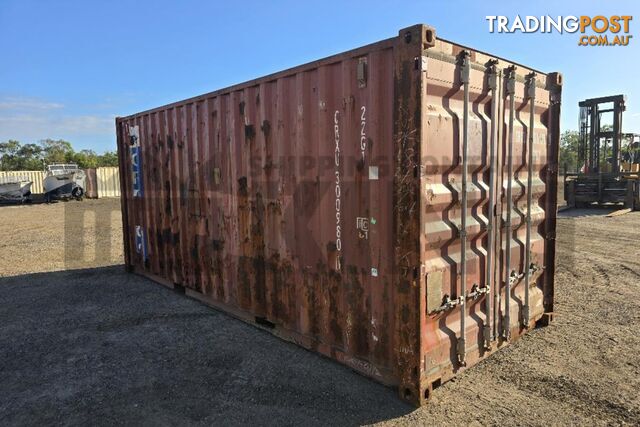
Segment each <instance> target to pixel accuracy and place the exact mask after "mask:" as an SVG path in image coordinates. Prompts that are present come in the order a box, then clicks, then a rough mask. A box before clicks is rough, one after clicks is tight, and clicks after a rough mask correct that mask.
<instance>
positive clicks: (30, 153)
mask: <svg viewBox="0 0 640 427" xmlns="http://www.w3.org/2000/svg"><path fill="white" fill-rule="evenodd" d="M17 156H18V159H19V161H18V162H17V163H18V164H17V165H16V169H17V170H40V169H42V167H43V163H42V147H41V146H39V145H38V144H25V145H23V146H21V147H20V149H19V150H18V153H17Z"/></svg>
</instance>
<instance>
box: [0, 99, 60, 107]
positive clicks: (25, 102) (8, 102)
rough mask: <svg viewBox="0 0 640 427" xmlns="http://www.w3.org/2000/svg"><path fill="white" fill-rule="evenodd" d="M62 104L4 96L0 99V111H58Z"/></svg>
mask: <svg viewBox="0 0 640 427" xmlns="http://www.w3.org/2000/svg"><path fill="white" fill-rule="evenodd" d="M61 108H64V105H63V104H60V103H57V102H48V101H44V100H41V99H38V98H27V97H19V96H5V97H2V98H0V110H21V111H24V110H58V109H61Z"/></svg>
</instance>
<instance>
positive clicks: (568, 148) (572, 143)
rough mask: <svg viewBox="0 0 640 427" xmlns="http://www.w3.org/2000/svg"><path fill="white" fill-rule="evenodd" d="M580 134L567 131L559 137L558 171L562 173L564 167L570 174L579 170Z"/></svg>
mask: <svg viewBox="0 0 640 427" xmlns="http://www.w3.org/2000/svg"><path fill="white" fill-rule="evenodd" d="M579 143H580V134H579V133H578V132H577V131H575V130H567V131H564V132H563V133H562V135H560V159H559V162H560V165H559V166H560V170H561V171H564V168H565V165H566V167H567V170H568V171H570V172H576V171H577V170H579V169H580V167H581V165H578V145H579Z"/></svg>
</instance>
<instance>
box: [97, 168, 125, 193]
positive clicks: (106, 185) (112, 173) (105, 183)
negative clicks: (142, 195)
mask: <svg viewBox="0 0 640 427" xmlns="http://www.w3.org/2000/svg"><path fill="white" fill-rule="evenodd" d="M96 186H97V193H98V196H97V197H99V198H103V197H120V172H119V171H118V168H117V167H101V168H97V169H96Z"/></svg>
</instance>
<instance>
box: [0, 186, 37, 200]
mask: <svg viewBox="0 0 640 427" xmlns="http://www.w3.org/2000/svg"><path fill="white" fill-rule="evenodd" d="M32 184H33V183H32V182H31V181H16V182H6V183H0V201H3V202H24V201H27V200H29V199H30V197H31V185H32Z"/></svg>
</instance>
